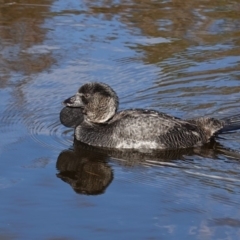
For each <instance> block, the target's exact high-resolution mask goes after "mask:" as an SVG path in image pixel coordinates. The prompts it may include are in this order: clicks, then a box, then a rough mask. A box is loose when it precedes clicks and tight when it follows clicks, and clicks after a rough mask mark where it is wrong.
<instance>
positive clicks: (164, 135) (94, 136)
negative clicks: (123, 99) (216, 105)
mask: <svg viewBox="0 0 240 240" xmlns="http://www.w3.org/2000/svg"><path fill="white" fill-rule="evenodd" d="M75 136H76V138H77V140H79V141H82V142H84V143H87V144H89V145H93V146H99V147H109V148H135V149H140V148H148V149H149V148H151V149H169V148H170V149H171V148H172V149H174V148H186V147H192V146H197V145H201V144H203V143H204V142H207V140H208V136H206V135H205V132H204V131H203V129H201V128H200V127H199V126H197V125H195V124H193V123H189V122H187V121H183V120H181V119H178V118H175V117H172V116H169V115H167V114H164V113H159V112H157V111H153V110H142V109H133V110H125V111H121V112H118V113H117V114H115V116H114V117H113V118H112V119H111V120H109V121H108V122H107V123H104V124H92V123H88V122H84V123H83V124H81V125H80V126H78V127H77V128H76V130H75Z"/></svg>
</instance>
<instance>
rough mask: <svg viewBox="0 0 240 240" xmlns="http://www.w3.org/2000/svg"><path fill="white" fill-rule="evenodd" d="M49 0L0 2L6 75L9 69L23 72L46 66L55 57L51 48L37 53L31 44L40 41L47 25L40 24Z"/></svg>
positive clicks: (43, 19) (1, 45)
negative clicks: (49, 50)
mask: <svg viewBox="0 0 240 240" xmlns="http://www.w3.org/2000/svg"><path fill="white" fill-rule="evenodd" d="M51 3H52V1H49V0H48V1H46V0H44V1H38V0H36V1H35V0H25V1H20V0H18V1H4V3H3V4H1V5H0V15H1V18H0V19H1V20H0V24H1V31H0V38H1V44H0V47H1V55H2V56H1V60H0V61H1V62H2V66H3V68H2V69H1V75H4V76H5V79H6V78H9V77H10V75H11V71H14V72H21V73H23V74H25V75H29V74H33V73H37V72H41V71H43V70H46V69H48V68H49V67H50V66H51V65H52V64H53V62H55V60H54V59H53V57H52V56H51V53H50V52H45V53H43V54H42V53H41V54H39V51H37V50H35V49H34V47H35V46H37V45H41V44H42V42H43V41H44V40H45V38H46V33H47V29H45V28H44V27H43V26H42V24H43V23H44V21H45V17H44V16H45V15H44V13H46V12H48V11H49V9H50V4H51Z"/></svg>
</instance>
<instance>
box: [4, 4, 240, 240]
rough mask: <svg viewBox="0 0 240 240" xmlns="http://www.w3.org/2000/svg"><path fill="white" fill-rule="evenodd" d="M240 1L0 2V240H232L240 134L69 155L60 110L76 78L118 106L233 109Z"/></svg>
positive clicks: (237, 106) (237, 93)
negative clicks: (102, 87) (196, 144)
mask: <svg viewBox="0 0 240 240" xmlns="http://www.w3.org/2000/svg"><path fill="white" fill-rule="evenodd" d="M239 11H240V4H239V2H238V1H237V0H233V1H200V0H196V1H189V0H187V1H184V2H183V1H177V0H172V1H149V0H147V1H137V0H131V1H124V0H119V1H93V0H92V1H90V0H88V1H84V0H83V1H74V0H72V1H63V0H56V1H53V0H44V1H39V0H35V1H31V0H25V1H23V0H17V1H9V0H3V1H1V2H0V16H1V18H0V39H1V41H0V54H1V57H0V64H1V68H0V95H1V102H0V139H1V141H0V192H1V198H0V212H1V214H0V239H238V238H239V237H240V217H239V216H240V215H239V205H240V204H239V203H240V190H239V189H240V177H239V176H240V175H239V173H240V162H239V161H240V155H239V151H240V133H239V132H236V133H233V134H228V135H224V139H219V140H217V143H214V144H213V145H212V146H209V147H208V148H202V149H195V150H191V151H180V152H179V151H177V152H166V153H156V154H152V155H149V154H147V153H141V152H140V153H139V152H128V151H119V152H116V151H111V152H105V151H100V150H98V151H97V150H94V149H91V148H90V149H89V148H86V146H82V145H81V144H78V145H75V146H73V130H72V129H69V128H66V127H64V126H63V125H61V124H60V121H59V113H60V111H61V109H62V105H61V102H62V101H63V100H64V99H65V98H66V97H68V96H70V95H72V94H73V93H75V92H76V90H77V88H78V87H79V86H80V85H82V84H84V83H85V82H87V81H102V82H105V83H107V84H110V85H111V86H112V87H113V88H114V89H115V90H116V92H117V93H118V95H119V98H120V109H126V108H135V107H141V108H149V109H150V108H154V109H157V110H159V111H163V112H166V113H168V114H171V115H175V116H177V117H184V118H187V117H196V116H202V115H206V116H215V117H219V118H221V117H224V116H228V115H231V114H236V113H238V112H239V110H240V31H239V29H240V15H239Z"/></svg>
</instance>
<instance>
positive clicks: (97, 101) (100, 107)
mask: <svg viewBox="0 0 240 240" xmlns="http://www.w3.org/2000/svg"><path fill="white" fill-rule="evenodd" d="M63 104H64V105H66V106H68V107H80V108H82V109H83V114H84V115H85V117H86V119H87V120H88V121H90V122H94V123H104V122H106V121H108V120H109V119H110V118H112V117H113V116H114V114H115V113H116V111H117V108H118V97H117V94H116V93H115V92H114V90H113V89H112V88H111V87H110V86H108V85H107V84H105V83H98V82H92V83H86V84H84V85H83V86H82V87H80V88H79V90H78V92H77V93H76V94H75V95H74V96H72V97H70V98H68V99H66V100H65V101H64V102H63Z"/></svg>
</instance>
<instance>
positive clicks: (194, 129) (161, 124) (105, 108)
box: [64, 83, 240, 149]
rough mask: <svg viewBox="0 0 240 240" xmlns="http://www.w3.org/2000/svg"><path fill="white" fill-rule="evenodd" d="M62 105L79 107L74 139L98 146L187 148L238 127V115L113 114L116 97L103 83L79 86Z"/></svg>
mask: <svg viewBox="0 0 240 240" xmlns="http://www.w3.org/2000/svg"><path fill="white" fill-rule="evenodd" d="M64 104H65V105H66V106H68V107H80V108H82V113H83V115H84V120H83V121H81V123H80V124H78V126H77V127H76V128H75V137H76V139H77V140H78V141H81V142H83V143H86V144H88V145H92V146H98V147H106V148H128V149H129V148H133V149H142V148H145V149H146V148H148V149H177V148H188V147H195V146H200V145H203V144H205V143H207V142H209V141H210V139H211V138H213V137H214V136H216V135H217V134H219V133H221V132H224V131H228V130H235V129H239V128H240V117H239V115H237V116H236V117H235V118H234V120H233V118H226V119H223V120H218V119H214V118H207V117H201V118H197V119H190V120H182V119H179V118H175V117H172V116H169V115H167V114H164V113H160V112H157V111H155V110H144V109H131V110H124V111H120V112H117V108H118V97H117V94H116V93H115V92H114V90H113V89H111V87H110V86H108V85H106V84H104V83H87V84H85V85H83V86H82V87H81V88H80V89H79V90H78V92H77V94H76V95H75V96H73V97H71V98H68V99H66V100H65V101H64ZM69 117H70V116H69ZM231 119H232V120H231Z"/></svg>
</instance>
